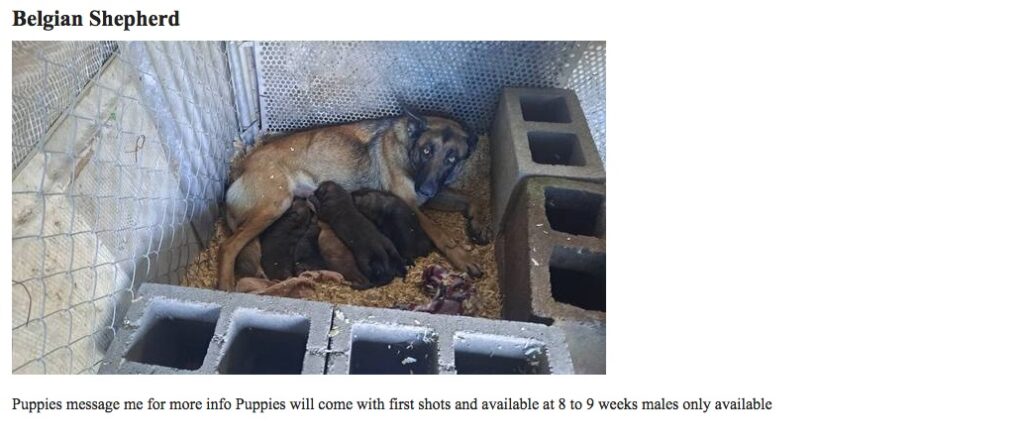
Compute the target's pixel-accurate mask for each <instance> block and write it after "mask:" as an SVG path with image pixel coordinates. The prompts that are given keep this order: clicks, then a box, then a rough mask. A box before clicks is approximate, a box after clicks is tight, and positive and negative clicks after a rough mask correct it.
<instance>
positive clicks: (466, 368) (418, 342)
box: [327, 305, 573, 374]
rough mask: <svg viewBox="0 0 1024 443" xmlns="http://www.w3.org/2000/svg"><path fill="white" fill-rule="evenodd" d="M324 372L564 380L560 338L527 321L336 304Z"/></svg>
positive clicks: (564, 349) (566, 361) (566, 366)
mask: <svg viewBox="0 0 1024 443" xmlns="http://www.w3.org/2000/svg"><path fill="white" fill-rule="evenodd" d="M331 335H332V338H331V350H330V356H329V358H328V363H327V373H329V374H572V373H573V365H572V358H571V357H570V355H569V349H568V346H567V344H566V339H565V335H564V334H563V333H562V331H561V330H559V329H557V328H552V327H548V326H545V325H540V324H534V323H518V322H510V321H504V320H488V319H482V318H473V317H460V316H451V315H439V314H428V313H424V312H412V311H401V310H395V309H380V308H364V307H357V306H346V305H342V306H337V307H336V308H335V319H334V327H333V329H332V331H331Z"/></svg>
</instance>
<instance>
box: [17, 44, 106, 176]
mask: <svg viewBox="0 0 1024 443" xmlns="http://www.w3.org/2000/svg"><path fill="white" fill-rule="evenodd" d="M116 48H117V45H116V44H115V43H114V42H13V43H12V48H11V49H12V51H11V53H12V58H13V65H14V70H13V76H12V78H11V80H12V82H11V83H12V85H13V91H14V92H13V94H12V95H13V96H12V97H11V102H12V103H13V108H12V111H13V115H14V125H13V128H12V129H13V133H14V137H13V139H14V140H13V141H14V143H13V147H14V149H13V151H14V152H13V154H14V161H13V164H14V168H15V169H17V168H18V166H20V165H21V163H22V161H23V160H25V158H27V157H28V155H29V154H30V153H31V152H32V150H33V149H34V148H35V147H36V145H37V144H38V143H39V142H40V141H41V140H42V139H43V136H44V135H45V134H46V130H47V129H49V128H50V125H51V124H53V122H54V121H56V120H57V118H58V117H60V115H61V113H62V112H64V110H65V109H67V108H68V106H69V105H70V104H71V103H72V102H74V101H75V98H76V97H78V93H79V92H81V91H82V88H83V87H85V85H86V83H88V82H89V79H90V78H92V76H93V75H95V74H96V72H97V71H99V70H100V67H101V66H103V62H105V61H106V60H107V58H108V57H110V55H111V54H113V53H114V50H115V49H116Z"/></svg>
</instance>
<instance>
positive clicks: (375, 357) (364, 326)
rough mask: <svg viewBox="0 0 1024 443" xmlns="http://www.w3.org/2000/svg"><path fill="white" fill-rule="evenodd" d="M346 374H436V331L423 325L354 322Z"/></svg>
mask: <svg viewBox="0 0 1024 443" xmlns="http://www.w3.org/2000/svg"><path fill="white" fill-rule="evenodd" d="M348 372H349V374H436V373H437V334H436V333H434V332H433V331H431V330H430V329H426V328H414V327H407V326H393V325H377V324H370V323H358V324H356V325H354V326H353V327H352V353H351V355H350V356H349V367H348Z"/></svg>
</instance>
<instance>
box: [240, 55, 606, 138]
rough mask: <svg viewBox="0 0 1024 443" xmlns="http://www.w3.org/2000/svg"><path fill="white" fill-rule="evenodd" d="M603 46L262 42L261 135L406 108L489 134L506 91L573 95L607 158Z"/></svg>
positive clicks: (260, 62) (259, 61) (359, 118)
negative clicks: (553, 91) (551, 90)
mask: <svg viewBox="0 0 1024 443" xmlns="http://www.w3.org/2000/svg"><path fill="white" fill-rule="evenodd" d="M604 50H605V46H604V43H603V42H260V43H258V44H257V57H256V60H257V71H258V74H259V90H260V100H261V101H260V111H261V114H262V118H263V125H262V126H263V129H264V130H267V131H270V132H288V131H294V130H296V129H302V128H308V127H312V126H321V125H326V124H333V123H340V122H348V121H356V120H363V119H369V118H379V117H386V116H392V115H396V114H398V113H400V112H401V111H402V105H406V106H410V107H412V108H414V109H417V110H421V111H428V112H441V113H445V114H448V115H452V116H454V117H456V118H459V119H461V120H463V121H465V122H466V123H467V124H469V125H470V126H471V127H472V128H473V129H474V130H476V131H477V132H487V131H488V130H489V129H490V124H491V119H492V118H493V117H494V111H495V109H496V107H497V102H498V95H499V92H500V90H501V88H502V87H506V86H515V87H560V88H570V89H573V90H575V91H576V93H577V95H578V96H579V98H580V103H581V104H582V105H583V108H584V112H585V114H586V116H587V121H588V124H589V125H590V128H591V131H592V132H593V134H594V139H595V141H596V142H597V145H598V150H599V151H600V152H601V156H602V158H603V157H604V152H605V146H604V133H605V129H604V127H605V121H604V116H605V112H604V107H605V86H604V81H605V75H604Z"/></svg>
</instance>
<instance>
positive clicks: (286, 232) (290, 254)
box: [260, 199, 319, 280]
mask: <svg viewBox="0 0 1024 443" xmlns="http://www.w3.org/2000/svg"><path fill="white" fill-rule="evenodd" d="M315 217H316V216H315V214H314V213H313V208H312V206H310V204H309V202H307V201H306V200H305V199H295V200H294V201H293V202H292V204H291V207H290V208H289V209H288V211H286V212H285V213H284V214H283V215H282V216H281V218H279V219H277V221H275V222H274V223H273V224H272V225H270V227H268V228H267V229H266V230H265V231H263V233H262V234H261V235H260V249H261V252H262V256H261V257H260V265H261V266H262V268H263V272H264V273H265V274H266V276H267V278H269V279H271V280H285V279H287V278H290V277H293V276H295V275H296V274H297V273H298V272H296V262H297V261H298V260H297V258H299V257H297V255H296V252H299V253H300V254H301V256H302V257H301V258H303V259H306V258H308V256H309V255H310V253H311V252H312V253H313V254H315V253H316V249H315V247H316V244H315V243H313V247H314V249H313V250H312V251H310V250H309V241H310V240H309V237H310V236H311V235H312V241H313V242H315V241H316V238H317V237H318V236H319V227H317V224H316V218H315ZM311 231H315V232H311Z"/></svg>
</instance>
